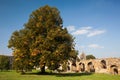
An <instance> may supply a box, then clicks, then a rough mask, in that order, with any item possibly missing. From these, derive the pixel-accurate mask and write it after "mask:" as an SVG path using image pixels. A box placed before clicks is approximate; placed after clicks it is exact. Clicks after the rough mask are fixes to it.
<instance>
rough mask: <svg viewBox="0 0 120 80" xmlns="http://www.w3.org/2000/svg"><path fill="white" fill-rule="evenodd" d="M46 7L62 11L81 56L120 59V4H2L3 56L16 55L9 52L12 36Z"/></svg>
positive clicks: (76, 0)
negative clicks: (30, 16)
mask: <svg viewBox="0 0 120 80" xmlns="http://www.w3.org/2000/svg"><path fill="white" fill-rule="evenodd" d="M46 4H47V5H50V6H55V7H57V8H58V9H59V11H60V13H61V14H60V15H61V17H62V19H63V25H64V27H67V29H68V30H69V33H71V34H72V35H73V36H74V37H75V43H76V49H77V50H78V51H79V53H81V52H84V53H86V55H87V54H93V55H94V56H96V57H97V58H102V57H103V58H106V57H120V1H119V0H0V28H1V29H0V54H5V55H12V51H11V49H8V48H7V45H8V40H9V39H10V36H11V34H12V32H14V31H15V30H19V29H21V28H23V25H24V23H26V22H27V21H28V19H29V15H30V14H31V13H32V11H34V10H36V9H38V8H39V7H41V6H44V5H46Z"/></svg>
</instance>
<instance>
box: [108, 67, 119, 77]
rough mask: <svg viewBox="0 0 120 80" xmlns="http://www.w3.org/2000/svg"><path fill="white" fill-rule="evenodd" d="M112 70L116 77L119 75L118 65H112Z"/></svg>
mask: <svg viewBox="0 0 120 80" xmlns="http://www.w3.org/2000/svg"><path fill="white" fill-rule="evenodd" d="M110 69H111V73H112V74H114V75H116V74H118V67H117V66H116V65H111V66H110Z"/></svg>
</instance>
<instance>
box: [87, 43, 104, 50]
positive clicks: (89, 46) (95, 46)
mask: <svg viewBox="0 0 120 80" xmlns="http://www.w3.org/2000/svg"><path fill="white" fill-rule="evenodd" d="M88 48H93V49H100V48H104V47H103V46H100V45H98V44H90V45H88Z"/></svg>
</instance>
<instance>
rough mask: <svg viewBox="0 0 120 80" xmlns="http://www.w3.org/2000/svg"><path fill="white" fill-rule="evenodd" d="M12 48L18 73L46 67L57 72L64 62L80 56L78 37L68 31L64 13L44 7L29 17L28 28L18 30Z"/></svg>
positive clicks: (11, 39)
mask: <svg viewBox="0 0 120 80" xmlns="http://www.w3.org/2000/svg"><path fill="white" fill-rule="evenodd" d="M8 47H9V48H11V49H12V50H13V56H14V64H15V66H16V69H18V70H21V71H23V70H27V69H31V68H33V66H40V68H41V71H42V72H45V66H47V67H48V68H49V69H50V70H55V69H57V68H58V67H59V65H60V64H62V63H63V62H64V61H66V60H68V59H69V58H74V57H76V55H77V54H76V51H75V49H74V38H73V37H72V35H70V34H69V33H68V31H67V29H66V28H63V21H62V18H61V16H60V12H59V10H58V9H57V8H55V7H50V6H48V5H46V6H43V7H41V8H39V9H37V10H35V11H33V12H32V14H31V15H30V17H29V20H28V22H27V23H26V24H25V25H24V28H23V29H21V30H18V31H14V32H13V34H12V36H11V38H10V40H9V44H8Z"/></svg>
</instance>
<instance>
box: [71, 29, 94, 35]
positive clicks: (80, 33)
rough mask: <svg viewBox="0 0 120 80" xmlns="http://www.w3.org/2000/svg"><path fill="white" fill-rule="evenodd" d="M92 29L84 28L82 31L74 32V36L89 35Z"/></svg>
mask: <svg viewBox="0 0 120 80" xmlns="http://www.w3.org/2000/svg"><path fill="white" fill-rule="evenodd" d="M91 29H92V27H82V28H81V29H78V30H76V31H75V32H73V33H72V34H73V35H83V34H88V33H89V31H90V30H91Z"/></svg>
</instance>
